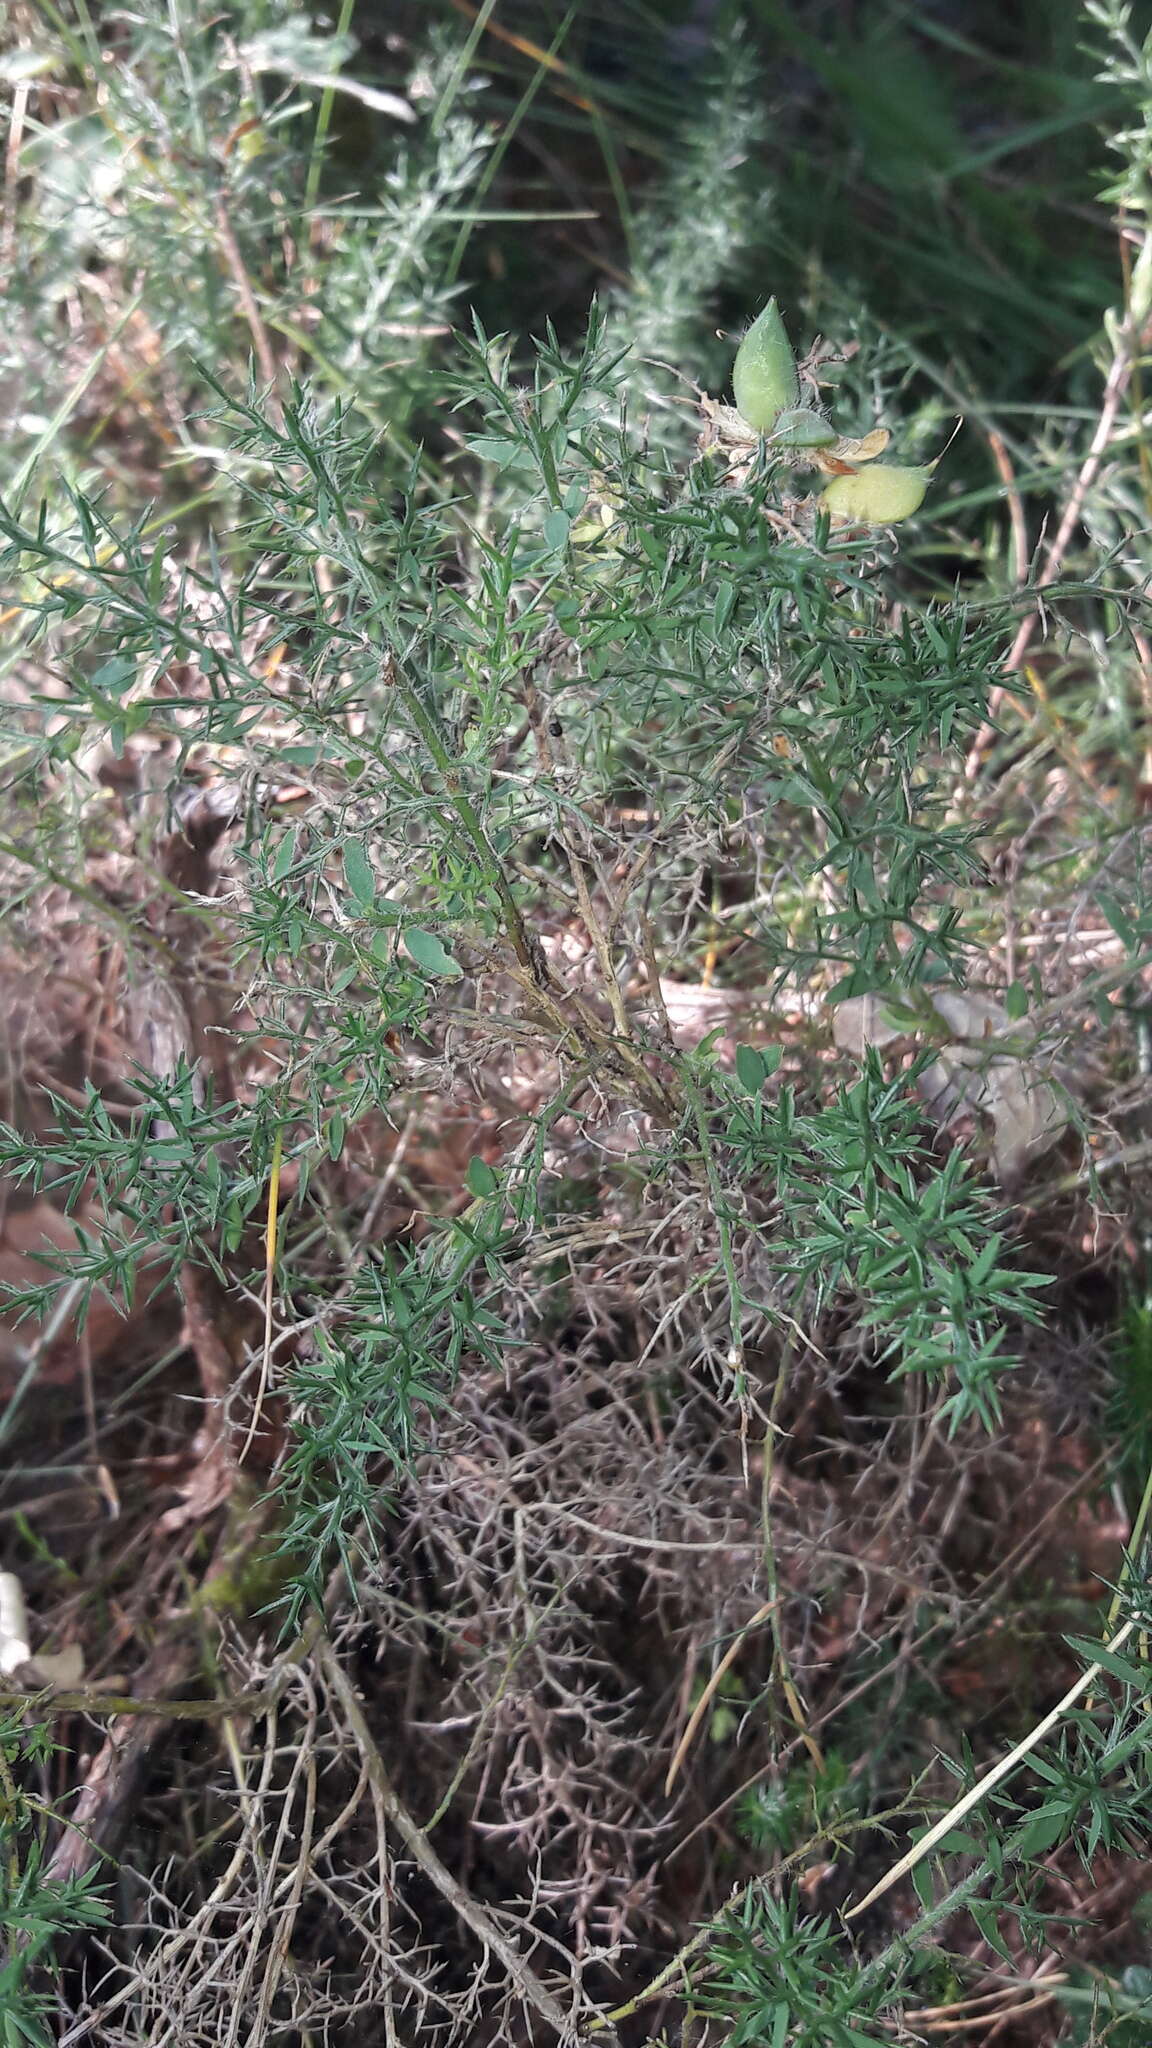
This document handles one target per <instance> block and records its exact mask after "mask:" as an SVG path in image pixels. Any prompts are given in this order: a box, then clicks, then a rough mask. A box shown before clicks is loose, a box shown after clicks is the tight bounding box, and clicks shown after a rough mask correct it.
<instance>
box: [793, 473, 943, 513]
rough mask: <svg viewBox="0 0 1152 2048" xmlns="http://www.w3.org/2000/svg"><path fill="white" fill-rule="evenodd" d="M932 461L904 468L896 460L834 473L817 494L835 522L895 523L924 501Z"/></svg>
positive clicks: (915, 510) (917, 508)
mask: <svg viewBox="0 0 1152 2048" xmlns="http://www.w3.org/2000/svg"><path fill="white" fill-rule="evenodd" d="M935 467H936V465H935V463H934V462H928V463H923V464H921V465H920V466H919V467H918V468H915V469H912V468H908V469H905V468H903V467H902V466H901V465H900V464H899V463H897V462H873V463H870V464H869V466H868V468H867V469H861V470H857V471H855V472H854V473H853V474H851V475H849V476H834V477H833V479H832V481H831V483H830V484H826V485H825V486H824V489H823V490H822V491H821V493H820V503H821V504H822V505H824V506H826V507H827V509H828V511H829V512H830V513H831V514H832V517H833V519H834V520H835V521H836V522H837V524H838V525H846V526H896V525H898V523H899V522H900V520H901V519H909V518H911V515H912V514H913V512H918V511H919V509H920V507H921V505H922V504H923V502H924V493H925V491H926V490H927V489H928V485H929V482H930V480H931V476H932V471H933V470H934V469H935Z"/></svg>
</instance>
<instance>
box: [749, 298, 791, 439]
mask: <svg viewBox="0 0 1152 2048" xmlns="http://www.w3.org/2000/svg"><path fill="white" fill-rule="evenodd" d="M732 392H733V396H734V397H735V400H736V410H737V412H738V413H740V415H741V417H742V418H743V419H745V420H747V422H748V425H749V426H750V427H752V428H753V429H754V431H755V432H756V433H757V434H766V433H767V432H768V431H769V429H770V427H771V426H772V424H773V421H774V420H775V419H776V417H777V415H778V414H779V413H782V412H784V411H785V409H786V408H787V407H789V406H794V405H795V404H796V403H797V401H798V399H799V397H800V379H799V377H798V376H797V374H796V361H795V357H794V356H793V354H792V351H791V349H790V348H789V346H788V336H787V335H786V334H785V332H784V322H783V321H782V319H781V318H780V312H779V308H778V307H777V304H776V301H775V299H769V301H768V304H767V305H766V306H765V308H764V311H763V312H762V313H761V315H760V318H759V319H758V320H754V321H753V322H752V325H751V327H750V328H749V329H748V332H747V334H746V335H745V336H744V339H743V341H742V342H741V343H740V346H739V348H738V349H737V351H736V361H735V362H734V363H733V365H732Z"/></svg>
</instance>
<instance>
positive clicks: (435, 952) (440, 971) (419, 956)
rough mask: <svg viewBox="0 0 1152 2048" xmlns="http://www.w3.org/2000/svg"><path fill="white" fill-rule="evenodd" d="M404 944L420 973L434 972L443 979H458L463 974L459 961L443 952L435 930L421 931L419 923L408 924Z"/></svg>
mask: <svg viewBox="0 0 1152 2048" xmlns="http://www.w3.org/2000/svg"><path fill="white" fill-rule="evenodd" d="M404 946H405V950H406V952H407V954H408V958H409V959H410V960H411V961H413V962H414V964H415V965H416V966H417V967H418V968H419V969H420V971H421V973H422V974H434V975H436V976H437V977H438V978H439V979H441V980H443V981H459V980H460V978H461V976H462V975H463V972H464V969H463V968H462V967H461V965H460V963H459V961H458V960H454V959H453V958H452V955H451V953H447V952H445V950H444V947H443V946H442V945H441V944H440V941H439V939H438V938H437V937H436V934H435V932H426V931H422V930H421V928H420V926H419V925H410V926H409V927H408V930H407V931H406V932H405V934H404Z"/></svg>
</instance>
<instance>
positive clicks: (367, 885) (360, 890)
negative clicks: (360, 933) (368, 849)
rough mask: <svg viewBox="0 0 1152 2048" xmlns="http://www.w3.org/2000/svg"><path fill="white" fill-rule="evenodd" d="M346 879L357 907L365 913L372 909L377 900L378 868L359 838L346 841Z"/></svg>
mask: <svg viewBox="0 0 1152 2048" xmlns="http://www.w3.org/2000/svg"><path fill="white" fill-rule="evenodd" d="M344 880H345V881H346V882H347V884H348V889H349V893H350V894H351V895H352V897H353V898H354V899H355V902H356V904H357V907H358V908H359V909H360V910H362V911H364V912H365V913H367V912H369V911H371V910H372V909H373V908H374V906H375V902H376V870H375V868H374V867H373V866H372V863H371V861H370V860H369V858H368V856H367V854H366V853H365V851H364V848H363V847H362V846H361V844H360V841H359V840H358V839H349V840H347V841H346V842H345V845H344Z"/></svg>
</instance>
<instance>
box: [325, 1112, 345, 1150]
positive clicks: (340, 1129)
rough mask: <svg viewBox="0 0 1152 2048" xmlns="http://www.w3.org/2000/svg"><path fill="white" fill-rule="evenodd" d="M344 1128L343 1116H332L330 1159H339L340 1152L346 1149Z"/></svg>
mask: <svg viewBox="0 0 1152 2048" xmlns="http://www.w3.org/2000/svg"><path fill="white" fill-rule="evenodd" d="M344 1130H345V1125H344V1119H343V1117H342V1116H339V1115H337V1116H334V1117H332V1118H331V1120H330V1122H329V1125H328V1157H329V1159H333V1160H335V1159H339V1157H340V1154H341V1153H342V1151H343V1150H344Z"/></svg>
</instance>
